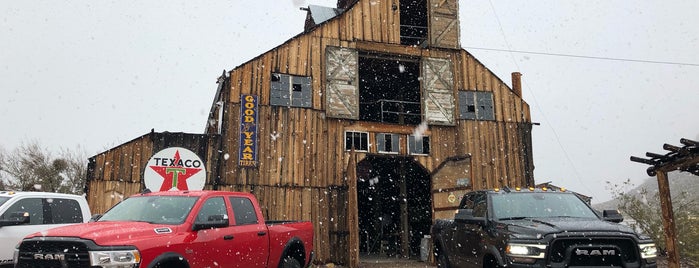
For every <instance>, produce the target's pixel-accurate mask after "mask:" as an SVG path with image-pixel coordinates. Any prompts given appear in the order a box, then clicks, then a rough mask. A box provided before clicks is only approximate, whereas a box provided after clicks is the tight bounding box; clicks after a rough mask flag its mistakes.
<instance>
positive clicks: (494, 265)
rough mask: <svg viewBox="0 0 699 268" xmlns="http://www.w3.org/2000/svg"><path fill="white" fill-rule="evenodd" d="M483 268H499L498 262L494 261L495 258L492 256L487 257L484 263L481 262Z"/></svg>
mask: <svg viewBox="0 0 699 268" xmlns="http://www.w3.org/2000/svg"><path fill="white" fill-rule="evenodd" d="M483 267H486V268H501V266H500V265H499V264H498V261H497V260H495V258H494V257H492V256H489V257H487V258H486V259H485V261H484V262H483Z"/></svg>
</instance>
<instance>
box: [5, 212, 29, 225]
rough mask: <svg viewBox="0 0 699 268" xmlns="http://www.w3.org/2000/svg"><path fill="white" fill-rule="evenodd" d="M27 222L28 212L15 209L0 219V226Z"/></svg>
mask: <svg viewBox="0 0 699 268" xmlns="http://www.w3.org/2000/svg"><path fill="white" fill-rule="evenodd" d="M27 223H29V212H26V211H17V212H12V213H10V215H9V217H7V219H2V220H0V226H10V225H22V224H27Z"/></svg>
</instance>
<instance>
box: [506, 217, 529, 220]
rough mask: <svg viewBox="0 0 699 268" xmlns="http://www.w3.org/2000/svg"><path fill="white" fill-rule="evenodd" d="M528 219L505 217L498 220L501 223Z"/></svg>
mask: <svg viewBox="0 0 699 268" xmlns="http://www.w3.org/2000/svg"><path fill="white" fill-rule="evenodd" d="M528 218H529V217H506V218H499V219H498V220H501V221H515V220H524V219H528Z"/></svg>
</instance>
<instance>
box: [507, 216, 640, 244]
mask: <svg viewBox="0 0 699 268" xmlns="http://www.w3.org/2000/svg"><path fill="white" fill-rule="evenodd" d="M498 223H499V226H500V228H504V229H506V230H507V231H509V232H510V234H511V235H512V236H514V237H517V238H534V239H540V238H541V237H542V236H545V235H549V234H560V233H563V232H565V233H587V234H590V235H603V234H604V233H613V234H615V235H618V234H620V233H623V234H629V235H633V236H636V234H635V233H634V232H633V230H632V229H631V228H630V227H628V226H625V225H621V224H617V223H612V222H607V221H603V220H598V219H581V218H530V219H523V220H504V221H498Z"/></svg>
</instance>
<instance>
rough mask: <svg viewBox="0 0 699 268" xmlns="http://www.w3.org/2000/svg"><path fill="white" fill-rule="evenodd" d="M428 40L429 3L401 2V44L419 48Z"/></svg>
mask: <svg viewBox="0 0 699 268" xmlns="http://www.w3.org/2000/svg"><path fill="white" fill-rule="evenodd" d="M425 40H427V1H426V0H401V1H400V43H401V44H402V45H408V46H417V45H420V44H422V43H423V42H425Z"/></svg>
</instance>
